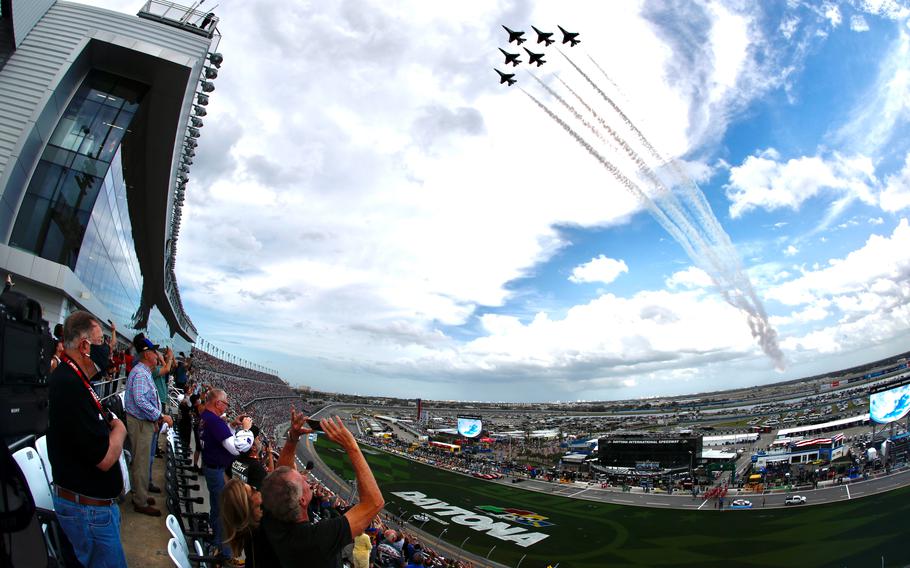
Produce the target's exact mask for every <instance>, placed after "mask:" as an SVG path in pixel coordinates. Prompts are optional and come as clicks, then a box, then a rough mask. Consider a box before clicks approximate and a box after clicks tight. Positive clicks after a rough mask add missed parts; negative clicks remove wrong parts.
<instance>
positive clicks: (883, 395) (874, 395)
mask: <svg viewBox="0 0 910 568" xmlns="http://www.w3.org/2000/svg"><path fill="white" fill-rule="evenodd" d="M908 413H910V382H907V381H904V382H903V383H902V384H899V385H897V386H893V385H891V386H888V387H887V388H882V389H876V390H873V391H872V392H871V393H870V394H869V418H871V419H872V421H873V422H875V423H876V424H888V423H889V422H894V421H895V420H900V419H901V418H903V417H904V416H907V414H908Z"/></svg>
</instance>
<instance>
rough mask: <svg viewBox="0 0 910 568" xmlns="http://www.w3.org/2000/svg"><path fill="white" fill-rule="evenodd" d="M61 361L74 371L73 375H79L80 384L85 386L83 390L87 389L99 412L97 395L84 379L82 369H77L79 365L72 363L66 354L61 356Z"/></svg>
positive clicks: (99, 403)
mask: <svg viewBox="0 0 910 568" xmlns="http://www.w3.org/2000/svg"><path fill="white" fill-rule="evenodd" d="M61 360H62V361H63V362H64V363H66V364H67V365H69V367H70V369H72V370H73V371H75V373H76V374H77V375H79V378H80V379H82V384H83V385H85V388H87V389H88V392H90V393H91V394H92V399H93V400H94V401H95V406H97V407H98V411H99V412H100V411H101V401H100V400H98V394H97V393H96V392H95V389H93V388H92V385H90V384H89V382H88V379H87V378H86V377H85V373H83V372H82V369H81V368H79V365H77V364H76V362H75V361H73V360H72V358H70V356H69V355H67V354H66V353H64V354H63V357H61Z"/></svg>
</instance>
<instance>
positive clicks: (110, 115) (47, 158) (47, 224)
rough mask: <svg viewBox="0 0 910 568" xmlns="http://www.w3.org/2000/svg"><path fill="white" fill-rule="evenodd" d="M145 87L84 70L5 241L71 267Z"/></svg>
mask: <svg viewBox="0 0 910 568" xmlns="http://www.w3.org/2000/svg"><path fill="white" fill-rule="evenodd" d="M147 90H148V88H147V87H145V86H144V85H141V84H139V83H136V82H135V81H130V80H128V79H123V78H121V77H116V76H114V75H110V74H108V73H102V72H99V71H93V72H91V73H90V74H89V76H88V77H87V78H86V80H85V81H84V82H83V84H82V86H81V87H80V88H79V90H78V91H77V92H76V95H75V96H74V97H73V100H72V101H71V102H70V104H69V106H68V107H67V109H66V111H65V112H64V114H63V117H61V118H60V121H59V122H58V123H57V128H56V129H55V130H54V133H53V134H52V135H51V140H50V142H49V143H48V144H47V147H46V148H45V150H44V153H43V154H42V156H41V161H40V162H39V163H38V166H37V168H36V169H35V173H34V175H33V176H32V179H31V181H30V182H29V186H28V190H27V191H26V195H25V199H24V200H23V202H22V206H21V207H20V209H19V215H18V216H17V217H16V224H15V225H14V227H13V234H12V236H11V238H10V245H12V246H15V247H19V248H22V249H25V250H28V251H30V252H33V253H34V254H36V255H38V256H40V257H42V258H46V259H48V260H52V261H54V262H58V263H60V264H65V265H67V266H69V267H70V268H71V269H73V270H75V268H76V263H77V261H78V258H79V252H80V248H81V245H82V241H83V237H84V235H85V230H86V228H87V226H88V222H89V218H90V217H91V213H92V209H93V208H94V206H95V201H96V199H97V198H98V194H99V192H100V190H101V185H102V180H103V179H104V178H105V175H106V174H107V172H108V170H109V169H110V167H111V162H112V161H113V159H114V155H115V154H117V152H118V151H119V149H120V143H121V142H122V141H123V137H124V135H125V134H126V133H127V131H128V129H129V125H130V123H131V122H132V120H133V117H134V116H135V113H136V110H137V109H138V108H139V103H140V102H141V99H142V96H143V95H144V94H145V92H146V91H147Z"/></svg>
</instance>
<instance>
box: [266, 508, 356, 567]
mask: <svg viewBox="0 0 910 568" xmlns="http://www.w3.org/2000/svg"><path fill="white" fill-rule="evenodd" d="M259 530H260V531H262V532H264V533H265V535H266V537H267V538H268V541H269V543H271V545H272V548H273V549H274V551H275V554H276V556H277V557H278V559H279V560H280V561H281V566H283V567H284V568H296V567H297V566H302V565H303V566H306V567H307V568H341V567H342V562H341V551H342V549H343V548H344V547H345V546H347V545H349V544H351V543H352V542H354V541H353V540H352V539H351V525H349V524H348V519H347V517H337V518H333V519H327V520H324V521H321V522H319V523H316V524H313V523H310V522H303V523H286V522H284V521H279V520H277V519H274V518H272V517H271V516H269V514H268V513H266V514H265V515H263V517H262V522H261V523H260V525H259Z"/></svg>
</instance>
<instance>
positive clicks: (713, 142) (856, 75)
mask: <svg viewBox="0 0 910 568" xmlns="http://www.w3.org/2000/svg"><path fill="white" fill-rule="evenodd" d="M92 3H94V4H98V5H103V6H106V7H111V8H114V9H121V10H124V11H133V10H135V9H136V6H135V5H134V4H135V3H134V2H132V1H126V0H93V2H92ZM217 12H218V15H219V16H220V17H221V19H222V20H221V24H220V25H219V28H220V29H221V31H222V33H223V41H222V43H221V46H220V48H219V50H220V51H221V52H222V53H223V54H224V57H225V64H224V65H223V67H222V69H221V73H220V75H219V78H218V79H217V81H216V87H217V90H216V92H215V93H214V94H213V97H212V104H211V105H210V107H209V115H208V116H207V117H206V119H205V124H206V126H205V129H204V131H203V137H202V139H201V140H200V147H199V152H198V156H199V158H198V160H197V163H196V165H194V167H193V172H192V174H191V178H192V181H191V188H190V191H188V201H187V206H186V211H185V217H186V218H187V221H188V222H187V223H186V227H187V228H186V229H185V231H184V232H183V234H182V241H181V256H180V258H179V259H178V267H177V272H178V278H179V280H180V283H181V289H182V293H183V299H184V304H185V305H186V306H187V309H188V311H189V313H190V314H191V317H192V318H193V319H194V322H195V323H196V325H197V327H198V328H199V329H200V332H201V334H202V336H203V337H205V338H206V339H207V340H210V341H212V342H213V343H215V344H218V345H220V346H222V347H223V348H225V349H227V350H229V351H232V352H235V353H237V354H238V355H239V356H241V357H244V358H246V359H250V360H254V361H259V362H261V363H263V364H266V365H269V366H273V367H277V368H278V369H279V370H280V372H281V374H282V376H284V377H285V378H287V379H288V380H289V381H291V382H292V383H296V384H306V385H311V386H313V387H317V388H322V389H328V390H338V391H345V392H357V393H361V394H370V393H372V394H388V395H399V396H415V397H416V396H422V397H423V398H458V399H470V400H475V399H479V400H576V399H585V400H595V399H622V398H634V397H643V396H658V395H666V394H683V393H692V392H698V391H704V390H717V389H723V388H732V387H739V386H746V385H756V384H765V383H769V382H774V381H780V380H788V379H792V378H796V377H799V376H805V375H814V374H819V373H824V372H828V371H832V370H836V369H838V368H842V367H845V366H849V365H853V364H857V363H860V362H864V361H867V360H870V359H875V358H879V357H884V356H888V355H892V354H895V353H898V352H902V351H905V350H907V349H908V345H910V343H908V335H910V334H908V331H910V329H908V328H910V307H908V301H910V284H908V281H910V280H908V276H910V246H908V245H910V226H908V223H907V221H906V217H907V216H908V211H910V137H908V136H907V133H908V128H907V126H908V118H910V108H908V106H910V103H908V101H910V28H908V17H910V9H908V7H907V5H906V3H903V2H897V1H888V0H856V1H848V2H824V3H817V2H813V3H807V2H799V1H796V0H792V1H789V2H760V3H723V2H721V3H701V2H640V3H627V2H624V3H614V2H609V3H606V2H574V3H572V4H570V5H564V3H558V4H557V3H549V2H548V3H543V2H541V3H534V2H465V3H459V4H458V5H457V6H453V5H446V6H443V5H438V4H435V3H425V2H414V3H394V5H389V4H388V3H381V2H368V1H348V2H338V3H331V4H329V5H325V4H324V3H319V4H310V3H303V2H293V1H289V2H285V3H283V4H282V9H281V10H280V11H277V10H275V9H274V5H273V4H271V3H269V2H265V1H259V2H256V1H253V2H242V3H241V2H234V1H230V0H229V1H225V2H222V3H221V5H220V6H219V8H218V10H217ZM501 24H506V25H509V26H510V27H512V28H513V29H522V30H526V37H527V38H528V42H527V43H525V44H523V45H522V46H521V47H529V48H530V49H531V50H533V51H543V52H544V53H545V54H546V60H547V63H546V64H545V65H544V66H542V67H540V68H536V67H535V68H533V69H530V68H529V67H528V66H527V63H526V62H525V63H523V64H522V65H520V66H519V67H517V68H516V69H515V70H514V72H515V73H516V78H517V79H518V84H517V85H515V86H513V87H506V86H504V85H502V86H501V85H499V84H498V77H497V76H496V74H495V73H494V72H493V68H494V67H495V68H498V69H501V70H506V69H505V67H504V65H503V60H502V55H501V54H500V52H499V51H498V50H497V48H503V49H506V50H509V51H518V52H519V53H521V55H522V60H523V61H524V60H526V59H527V55H526V54H525V53H524V51H523V50H518V49H517V46H516V45H515V44H511V45H510V44H508V43H507V37H506V34H505V32H504V31H503V30H502V29H501V28H500V25H501ZM532 24H533V25H536V26H537V27H538V28H541V29H546V30H551V31H556V32H557V34H556V37H557V40H558V39H559V37H558V36H559V34H558V31H557V30H556V24H559V25H562V27H564V28H566V29H569V30H573V31H577V32H579V33H580V34H581V36H580V38H581V40H582V43H581V44H580V45H578V46H576V47H568V46H561V45H559V46H558V45H554V46H549V47H544V46H543V45H539V44H537V43H536V41H535V40H536V38H535V37H534V35H533V32H531V31H530V25H532ZM557 47H561V48H562V49H563V50H564V52H565V53H566V54H567V55H569V56H570V57H571V58H572V60H573V61H575V62H576V64H577V65H578V66H579V67H580V68H581V69H582V70H583V71H584V72H585V73H587V74H588V75H589V76H590V77H591V78H592V79H593V80H594V82H595V83H597V85H598V86H599V87H600V88H601V89H602V90H603V91H604V92H606V93H607V94H608V95H609V96H610V97H611V98H613V99H614V100H615V101H616V103H617V104H618V105H619V106H620V107H621V109H622V110H623V112H624V113H625V114H626V115H628V116H629V117H630V118H631V119H632V121H633V122H634V123H635V125H636V127H638V128H639V129H640V130H641V131H642V132H643V133H644V134H645V136H646V137H647V139H648V141H649V142H650V143H651V144H652V145H653V146H654V147H655V148H656V149H657V150H658V151H659V153H660V154H661V155H662V156H664V157H667V158H672V159H673V160H675V163H677V164H679V165H680V168H681V171H683V172H684V174H685V176H687V177H688V178H689V179H691V180H693V181H695V182H697V185H698V188H699V190H700V191H701V192H702V193H703V195H704V199H705V200H706V202H707V203H708V204H710V209H711V212H712V215H713V217H714V218H716V220H717V222H718V223H719V226H720V227H721V228H722V231H723V232H722V233H721V232H718V231H717V230H715V229H713V228H712V226H713V225H712V223H713V221H712V219H711V218H710V217H711V215H708V216H707V217H704V218H703V217H693V218H691V219H690V224H688V225H686V228H685V229H684V230H682V232H683V233H684V234H685V235H688V237H687V238H692V236H693V235H695V237H694V238H695V239H696V241H695V242H701V241H700V239H707V240H708V241H709V242H715V241H716V239H720V241H717V242H721V241H723V240H724V239H725V238H727V237H729V239H730V241H731V242H732V244H733V247H734V250H727V249H719V248H710V247H709V248H707V249H701V248H699V247H698V246H696V247H695V249H694V253H693V254H692V255H687V253H686V251H685V250H684V248H683V246H681V245H680V244H679V243H678V242H677V241H676V240H674V238H673V237H672V236H671V235H670V234H669V233H668V232H667V231H666V230H665V229H664V228H663V227H662V226H661V225H660V224H659V223H658V222H657V221H656V220H655V218H654V217H653V216H652V215H651V214H649V212H648V210H647V207H646V204H645V203H644V201H642V200H641V199H638V198H636V197H635V196H633V194H632V193H630V191H629V190H628V188H626V187H623V186H622V185H621V184H620V183H618V182H617V181H616V179H615V178H614V177H613V176H612V175H611V174H610V173H609V172H608V171H607V170H605V169H604V167H603V166H601V165H600V164H599V163H598V162H597V161H596V160H595V159H594V158H592V156H591V155H590V154H589V153H588V152H587V151H585V149H583V148H582V147H581V146H580V145H579V144H578V143H577V142H576V141H575V140H573V138H572V137H571V136H570V135H569V134H567V132H566V131H565V130H564V129H563V128H562V127H560V126H559V125H558V124H557V123H556V122H554V121H553V120H552V119H551V118H550V117H549V116H547V114H546V113H545V112H543V111H541V109H540V108H538V107H537V106H536V105H535V104H534V103H533V102H532V101H531V100H530V99H529V98H528V97H527V96H526V95H525V93H524V92H522V90H525V91H526V92H527V94H531V95H533V96H534V97H536V98H537V99H539V100H540V101H541V102H542V103H543V104H545V105H547V106H548V107H549V108H550V109H551V110H552V111H553V112H555V113H556V114H557V115H558V116H559V117H560V118H561V119H562V120H564V121H565V122H566V123H567V124H569V125H570V126H571V127H572V128H573V129H574V130H575V131H576V132H577V133H578V134H579V135H581V136H582V137H584V138H585V139H587V140H588V141H589V142H590V143H591V144H592V145H593V147H594V148H595V149H596V150H597V151H598V152H599V153H600V155H601V156H603V157H604V158H605V159H607V160H609V161H610V162H611V163H613V164H615V165H616V166H617V168H618V169H619V171H621V172H622V173H623V175H625V176H627V177H628V178H629V179H631V180H633V181H634V182H635V183H636V184H637V186H638V187H639V188H640V189H641V190H642V192H643V193H644V194H645V195H647V196H648V197H649V199H653V200H655V202H656V203H657V204H658V206H659V207H667V206H668V205H667V204H668V203H670V202H669V201H667V200H666V197H664V198H661V197H660V195H661V193H660V187H659V186H658V185H655V184H654V183H653V181H652V180H653V178H650V177H648V175H647V172H646V171H645V169H643V168H642V167H640V166H639V164H637V163H636V162H634V161H631V160H629V159H628V156H627V155H626V154H624V153H623V152H622V151H621V150H619V149H618V148H617V142H616V141H615V140H613V139H612V138H611V137H610V136H609V131H608V129H607V128H606V127H604V126H603V125H601V124H600V123H599V122H598V121H597V119H596V117H594V116H593V115H591V114H590V113H588V112H587V111H586V110H585V109H584V108H583V105H582V104H581V103H580V102H579V101H577V100H576V99H574V98H573V97H572V95H571V93H570V92H569V91H568V90H567V89H566V87H565V86H564V85H563V84H562V83H561V82H560V79H562V80H563V81H565V83H566V85H568V86H569V87H571V88H572V89H573V90H575V91H576V92H577V93H578V94H579V95H580V96H581V98H582V99H583V100H584V101H585V104H587V105H589V106H591V107H592V108H593V109H594V111H595V112H596V113H597V115H598V116H600V117H601V118H603V119H604V121H605V124H606V125H607V126H608V127H609V129H612V130H613V131H614V132H616V133H617V135H618V136H619V138H621V139H622V140H623V141H625V142H626V143H628V144H630V147H632V148H633V151H635V152H636V153H637V154H638V155H639V156H642V157H643V160H644V162H645V168H646V169H648V170H650V171H653V172H655V175H657V176H658V177H659V178H660V180H661V181H662V182H664V183H665V185H667V186H669V187H671V188H672V190H673V192H674V195H675V196H677V198H678V199H680V200H682V202H683V203H695V202H697V201H698V199H697V195H696V194H693V193H686V192H685V191H684V190H683V188H684V187H685V184H683V183H682V182H683V181H684V180H683V177H682V176H680V175H677V174H676V173H674V172H675V170H673V169H672V168H671V167H669V166H667V165H666V164H663V163H659V161H658V160H657V159H656V158H654V157H653V156H651V155H650V154H649V153H648V152H647V148H646V147H645V146H644V145H643V144H642V143H641V142H640V141H639V140H638V139H637V137H636V136H635V135H634V132H633V131H631V130H630V129H629V128H628V127H627V126H626V125H625V124H624V123H623V121H622V120H621V119H620V118H619V117H618V115H617V114H616V113H615V112H613V110H612V109H611V108H610V106H609V105H607V104H606V103H605V101H604V100H603V99H602V98H601V97H600V95H599V94H598V93H597V91H596V90H594V89H593V88H591V86H590V85H589V84H588V83H587V82H586V81H585V80H584V79H583V78H582V77H581V75H580V74H578V73H577V72H576V71H575V70H574V69H573V68H572V66H571V65H570V64H569V63H568V62H567V61H566V59H565V58H563V57H562V56H561V55H560V54H559V52H558V51H557V50H556V48H557ZM595 62H596V64H598V65H600V66H601V67H602V68H603V69H604V70H605V71H606V73H607V74H608V75H609V78H610V79H609V80H608V79H607V78H605V77H604V76H603V75H602V74H601V72H600V71H599V70H598V69H597V67H596V66H595ZM508 70H509V72H513V68H512V67H511V66H510V67H509V68H508ZM529 71H533V72H534V73H535V75H537V76H538V77H539V78H540V79H541V80H542V81H543V83H545V84H546V85H547V86H548V87H549V88H550V89H552V91H553V92H555V93H557V94H559V96H560V97H564V98H565V100H567V101H570V102H571V104H572V105H573V106H574V107H575V109H576V110H577V111H578V112H579V113H580V114H582V115H583V116H584V117H585V120H586V121H587V122H588V124H590V125H592V126H593V127H594V131H592V130H591V129H590V128H589V127H588V126H586V125H585V124H584V123H582V122H579V121H578V120H577V119H576V118H575V116H574V115H573V114H572V112H571V111H570V110H568V109H566V108H564V107H562V106H561V105H560V103H559V101H558V99H556V98H555V97H554V96H553V95H552V94H551V93H549V92H548V91H547V89H545V88H544V87H542V86H540V85H539V84H537V83H536V82H535V80H534V78H533V77H532V76H531V75H530V74H529ZM595 131H596V132H595ZM597 136H601V137H602V138H603V140H599V139H598V138H597ZM712 255H713V256H712ZM710 258H714V259H715V261H714V264H713V265H712V264H711V262H710V261H709V260H710ZM737 261H738V262H739V263H741V267H742V271H741V272H737ZM712 267H713V268H712ZM705 270H708V272H711V271H712V270H715V271H719V272H715V273H714V280H712V278H711V274H708V273H706V272H705ZM717 278H721V280H717ZM718 286H720V287H721V289H724V290H728V292H729V291H731V290H732V291H733V292H735V293H734V294H733V296H734V297H739V298H745V299H746V300H747V301H746V303H745V304H740V307H739V308H736V307H733V306H732V305H731V304H730V303H729V302H727V301H725V300H724V298H723V297H722V294H721V293H720V291H721V289H719V288H718ZM731 286H732V288H730V287H731ZM749 288H753V289H754V290H755V295H754V299H750V298H752V297H751V296H750V295H749V294H748V289H749ZM737 294H739V295H738V296H737ZM747 320H748V321H751V322H752V323H753V325H757V326H758V327H759V328H760V329H762V330H763V331H762V332H761V334H760V338H761V339H763V342H762V345H763V346H764V351H763V349H762V348H761V346H760V341H759V338H756V337H753V335H752V334H751V333H750V327H749V323H748V321H747ZM772 330H773V331H772ZM778 349H779V351H780V353H781V354H782V357H781V358H780V359H779V360H777V359H775V356H774V355H773V354H774V353H776V352H777V350H778ZM769 354H770V355H769ZM776 363H777V364H776Z"/></svg>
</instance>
